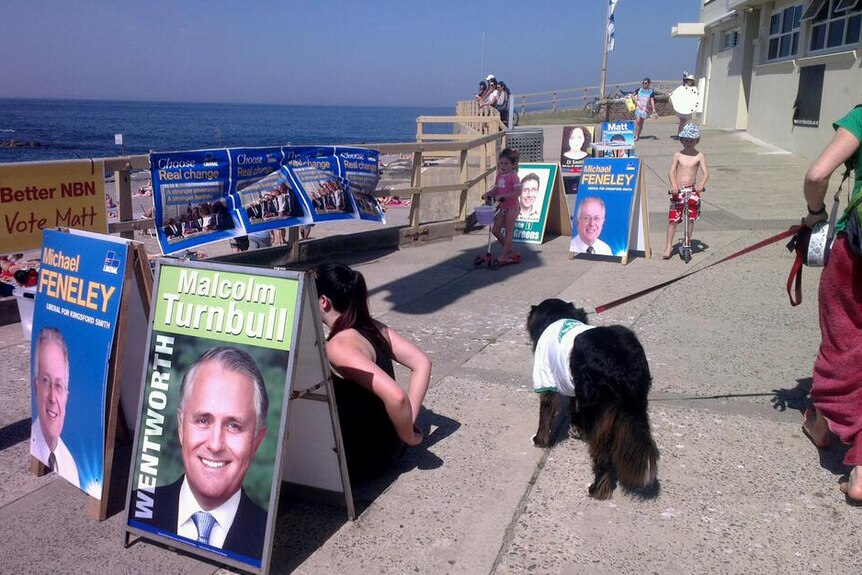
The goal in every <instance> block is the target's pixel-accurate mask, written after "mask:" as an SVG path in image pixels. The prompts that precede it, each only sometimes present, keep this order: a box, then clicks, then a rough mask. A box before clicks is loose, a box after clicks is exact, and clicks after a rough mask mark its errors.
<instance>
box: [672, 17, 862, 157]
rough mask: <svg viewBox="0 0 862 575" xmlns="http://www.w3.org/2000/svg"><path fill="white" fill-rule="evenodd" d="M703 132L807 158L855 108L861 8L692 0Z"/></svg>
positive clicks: (684, 30) (683, 31) (860, 99)
mask: <svg viewBox="0 0 862 575" xmlns="http://www.w3.org/2000/svg"><path fill="white" fill-rule="evenodd" d="M697 1H702V2H703V6H702V7H701V10H700V22H697V23H680V24H678V25H677V26H676V27H674V28H673V30H672V31H671V34H672V35H673V36H676V37H687V38H691V37H697V38H700V44H699V47H698V52H697V77H698V86H699V88H700V92H701V94H702V98H703V102H702V108H701V114H702V115H701V121H702V123H703V124H704V125H707V126H711V127H716V128H727V129H738V130H747V131H748V132H749V133H750V134H751V135H752V136H755V137H756V138H759V139H761V140H764V141H766V142H770V143H772V144H775V145H776V146H780V147H781V148H784V149H786V150H789V151H792V152H795V153H797V154H800V155H802V156H805V157H808V158H814V157H816V156H817V155H818V154H819V153H820V151H821V150H822V149H823V147H824V146H825V145H826V143H827V142H828V141H829V140H830V139H831V138H832V134H833V130H832V122H833V121H834V120H836V119H838V118H839V117H841V116H843V115H844V114H846V113H847V112H848V111H849V110H850V109H851V108H852V107H853V106H855V105H856V104H862V44H860V35H862V34H860V32H862V0H774V1H765V0H697Z"/></svg>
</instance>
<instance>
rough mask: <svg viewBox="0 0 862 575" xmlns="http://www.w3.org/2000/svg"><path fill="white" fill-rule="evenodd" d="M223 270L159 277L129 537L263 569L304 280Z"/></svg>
mask: <svg viewBox="0 0 862 575" xmlns="http://www.w3.org/2000/svg"><path fill="white" fill-rule="evenodd" d="M275 273H276V272H271V271H268V270H261V271H260V272H256V271H249V269H247V268H236V267H231V266H223V265H216V264H194V263H187V264H181V265H177V264H173V263H166V262H162V263H160V265H159V268H158V276H157V288H156V299H155V302H154V306H153V311H152V315H151V320H150V321H151V327H150V339H149V351H148V356H147V357H148V362H147V364H148V365H147V366H146V368H145V373H144V377H143V394H142V401H141V411H140V415H139V419H138V426H137V437H136V443H135V451H134V461H133V464H132V470H131V479H130V483H131V485H130V489H129V500H128V507H127V509H128V511H127V513H128V522H127V523H128V526H129V527H130V528H133V529H134V530H136V531H137V532H138V533H142V534H145V535H146V536H148V537H153V538H161V539H164V540H167V541H168V542H170V544H171V545H174V546H180V547H182V548H184V549H188V550H190V551H192V552H195V553H200V554H202V555H206V556H209V557H211V558H215V559H218V560H220V561H222V562H225V563H229V564H232V565H237V566H241V567H247V568H248V567H250V568H252V569H254V570H264V571H265V570H266V566H267V565H268V561H269V558H268V557H269V553H270V550H271V537H272V530H273V526H274V524H275V518H276V514H275V511H276V510H275V509H274V506H275V502H276V501H277V499H276V496H277V483H276V482H278V481H279V480H280V477H279V473H278V472H277V470H278V466H277V463H278V461H279V460H280V457H281V455H280V441H279V437H280V433H281V422H282V414H283V413H284V410H285V409H286V406H287V395H288V394H287V392H286V390H287V389H289V387H288V382H287V379H288V375H287V374H288V363H289V360H290V356H291V351H292V349H293V343H294V342H293V338H294V329H295V316H296V311H297V298H298V280H297V279H295V278H285V277H278V276H276V275H274V274H275Z"/></svg>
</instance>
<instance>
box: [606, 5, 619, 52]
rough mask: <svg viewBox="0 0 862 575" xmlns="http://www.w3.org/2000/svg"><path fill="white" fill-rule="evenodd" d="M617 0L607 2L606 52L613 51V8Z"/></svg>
mask: <svg viewBox="0 0 862 575" xmlns="http://www.w3.org/2000/svg"><path fill="white" fill-rule="evenodd" d="M617 2H619V0H608V52H612V51H613V49H614V8H616V7H617Z"/></svg>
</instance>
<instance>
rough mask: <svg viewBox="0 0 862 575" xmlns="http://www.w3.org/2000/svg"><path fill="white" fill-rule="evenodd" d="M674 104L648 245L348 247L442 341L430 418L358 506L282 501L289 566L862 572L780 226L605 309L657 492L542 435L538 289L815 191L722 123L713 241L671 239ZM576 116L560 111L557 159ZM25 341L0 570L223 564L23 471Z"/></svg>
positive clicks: (376, 291)
mask: <svg viewBox="0 0 862 575" xmlns="http://www.w3.org/2000/svg"><path fill="white" fill-rule="evenodd" d="M675 125H676V124H675V122H673V123H671V122H667V121H658V122H654V121H653V122H648V123H647V125H646V128H645V132H644V133H645V135H646V136H648V138H646V139H644V140H642V142H641V143H639V145H638V151H639V153H640V155H641V157H642V158H643V160H644V173H645V182H646V187H647V197H648V200H649V210H650V240H651V244H652V248H653V257H652V258H651V259H644V258H638V259H634V260H633V261H631V262H630V263H629V265H627V266H620V265H617V264H609V263H599V262H586V261H572V260H569V259H568V258H567V249H568V242H569V239H568V238H555V239H552V240H551V241H548V242H546V243H545V244H543V245H541V246H532V247H529V246H525V247H523V248H522V250H521V251H522V253H523V256H524V257H523V262H522V263H521V264H520V265H515V266H508V267H505V268H502V269H500V270H498V271H489V270H486V269H479V270H476V269H474V268H473V259H474V258H475V256H476V255H479V254H480V253H483V252H484V249H485V242H486V240H487V233H486V231H485V230H478V231H474V232H472V233H470V234H467V235H462V236H457V237H454V238H452V239H451V240H447V241H440V242H436V243H431V244H427V245H420V246H418V247H411V248H407V249H403V250H399V251H387V252H369V253H362V254H356V255H355V256H353V257H351V258H347V261H348V263H351V264H354V265H355V266H356V267H357V268H358V269H359V270H361V271H362V272H363V273H364V274H365V276H366V278H367V280H368V283H369V288H370V290H371V298H372V311H373V312H374V313H375V314H376V315H377V316H378V317H380V318H381V319H383V320H384V321H386V322H387V323H390V324H392V325H393V326H395V327H397V328H398V329H399V330H400V331H402V332H403V333H405V334H408V335H409V336H411V337H412V338H413V339H414V340H415V341H417V342H418V343H419V345H420V346H421V347H422V348H424V349H425V350H426V351H427V352H428V353H429V355H430V356H431V358H432V360H433V362H434V370H433V380H432V386H431V389H430V390H429V392H428V396H427V398H426V403H425V407H426V410H425V412H424V413H423V414H422V416H421V418H420V424H421V426H422V427H423V429H424V431H425V432H426V434H427V439H426V442H425V443H424V445H423V446H421V447H420V448H416V449H412V450H409V451H408V453H407V455H406V456H405V457H404V458H403V459H401V460H400V461H399V463H398V464H397V465H396V467H395V468H394V469H393V471H392V473H391V474H389V475H388V476H386V477H384V478H382V479H380V480H379V481H376V482H374V483H372V484H369V485H363V486H359V487H357V488H356V489H355V495H356V500H357V508H358V511H359V517H358V518H357V520H356V521H355V522H350V521H348V520H347V519H346V513H345V511H344V510H343V509H341V508H337V507H330V506H327V505H323V504H318V503H311V502H304V501H296V500H286V501H283V502H282V505H281V510H280V517H279V519H278V522H277V532H276V535H275V548H274V552H273V557H272V572H273V573H291V572H296V573H302V574H319V573H344V574H347V573H393V574H405V573H429V574H444V573H452V574H471V575H472V574H510V573H511V574H516V573H564V574H579V575H582V574H616V573H663V574H681V573H710V574H714V573H760V574H765V573H803V572H806V573H850V572H855V571H858V569H859V565H860V563H862V538H860V536H859V534H860V533H862V510H859V509H855V508H853V507H850V506H848V505H847V504H846V503H845V501H844V497H843V495H841V494H840V493H839V492H838V487H837V484H838V480H839V479H840V477H841V475H842V474H843V473H845V471H846V470H845V469H844V468H843V467H842V465H841V458H842V449H841V447H840V446H837V445H836V446H834V447H833V448H832V450H830V451H827V452H823V453H818V452H817V450H816V449H815V448H814V447H813V446H812V445H811V443H810V442H809V441H808V440H807V439H806V438H805V437H804V436H803V435H802V433H801V431H800V419H801V415H800V409H801V408H802V407H803V406H804V405H805V402H806V397H807V390H808V388H809V387H810V384H811V379H810V376H811V367H812V364H813V361H814V357H815V355H816V351H817V346H818V342H819V330H818V324H817V309H816V294H817V280H818V279H819V270H815V269H805V270H804V272H803V273H804V280H803V283H804V285H803V289H804V300H803V303H802V305H800V306H799V307H796V308H791V307H790V305H789V302H788V298H787V294H786V293H785V282H786V280H787V274H788V271H789V268H790V265H791V262H792V258H791V256H790V254H789V253H788V252H787V251H786V249H785V248H784V243H785V242H780V243H778V244H774V245H772V246H769V247H767V248H764V249H761V250H759V251H757V252H755V253H753V254H750V255H746V256H743V257H741V258H739V259H735V260H733V261H731V262H728V263H724V264H722V265H720V266H716V267H713V268H711V269H709V270H706V271H704V272H702V273H698V274H695V275H694V276H691V277H689V278H686V279H684V280H682V281H680V282H678V283H675V284H673V285H671V286H668V287H666V288H664V289H661V290H658V291H655V292H653V293H651V294H649V295H647V296H645V297H642V298H640V299H637V300H635V301H633V302H630V303H628V304H624V305H622V306H619V307H616V308H613V309H611V310H609V311H607V312H606V313H603V314H600V315H597V316H595V315H594V316H592V317H591V321H592V322H593V323H596V324H611V323H621V324H624V325H627V326H629V327H631V328H632V329H633V330H634V331H635V332H636V333H637V334H638V336H639V337H640V339H641V341H642V342H643V344H644V346H645V348H646V351H647V355H648V358H649V361H650V365H651V370H652V374H653V378H654V383H653V393H652V395H651V403H650V416H651V420H652V424H653V430H654V434H655V438H656V441H657V443H658V446H659V449H660V450H661V461H660V463H659V479H660V489H659V490H658V493H657V495H656V496H655V497H653V498H650V499H646V500H641V499H638V498H635V497H633V496H631V495H629V494H626V493H624V492H623V491H622V490H619V489H618V490H617V491H616V492H615V493H614V496H613V498H612V499H611V500H609V501H603V502H599V501H594V500H592V499H590V498H589V497H588V496H587V486H588V485H589V484H590V482H591V480H592V475H591V471H590V461H589V456H588V454H587V448H586V445H585V444H584V443H582V442H580V441H578V440H573V439H569V438H567V437H565V434H564V433H561V434H560V441H559V442H558V443H557V444H556V445H555V446H554V447H553V448H551V449H549V450H541V449H537V448H534V447H533V446H532V445H531V443H530V437H531V435H532V434H533V433H534V432H535V427H536V423H537V414H538V398H537V397H536V396H535V395H534V394H533V393H532V392H531V391H530V389H529V387H530V366H531V352H530V345H529V342H528V340H527V337H526V335H525V332H524V320H525V316H526V313H527V310H528V309H529V306H530V304H534V303H538V302H539V301H541V300H542V299H544V298H547V297H561V298H564V299H567V300H571V301H574V302H575V303H576V304H577V305H580V306H584V307H587V308H595V307H596V306H598V305H600V304H603V303H607V302H610V301H612V300H615V299H617V298H619V297H622V296H625V295H628V294H630V293H632V292H635V291H638V290H640V289H643V288H646V287H649V286H652V285H654V284H657V283H660V282H663V281H666V280H668V279H671V278H674V277H676V276H679V275H681V274H683V273H685V272H688V271H690V270H692V269H697V268H701V267H704V266H706V265H708V264H709V263H711V262H714V261H716V260H718V259H720V258H722V257H724V256H727V255H729V254H731V253H733V252H735V251H736V250H739V249H741V248H743V247H745V246H748V245H750V244H752V243H755V242H757V241H760V240H763V239H765V238H767V237H770V236H772V235H774V234H777V233H779V232H781V231H783V230H786V229H787V228H788V227H789V226H790V225H792V224H794V223H797V222H798V220H799V218H800V216H801V214H802V213H803V211H804V208H805V204H804V202H803V200H802V192H801V186H802V178H803V174H804V171H805V168H806V167H807V165H808V163H809V162H808V160H805V159H802V158H800V157H797V156H794V155H792V154H788V153H785V152H783V151H781V150H779V149H776V148H773V147H770V146H767V145H764V144H762V143H759V142H757V141H754V140H752V139H750V138H748V137H747V136H746V135H745V134H744V133H738V132H718V131H705V133H704V136H703V141H702V144H701V149H702V150H703V151H705V152H706V154H707V159H708V161H709V166H710V170H711V178H710V182H709V186H708V191H707V193H706V195H705V198H704V208H703V214H702V218H701V220H700V221H699V222H698V224H697V228H696V231H695V234H694V237H695V239H696V240H698V243H699V245H701V246H702V248H703V249H702V250H701V251H698V252H696V253H695V254H694V257H693V260H692V262H691V263H690V264H688V265H686V264H685V263H683V262H682V261H681V260H680V259H679V258H674V259H672V260H670V261H662V260H661V258H660V255H661V249H662V247H663V244H664V236H665V230H666V219H665V218H666V208H667V206H666V202H667V195H666V189H667V185H668V184H667V169H668V166H669V164H670V158H671V155H672V153H673V152H674V151H676V150H677V149H679V144H677V142H675V141H674V140H672V139H670V137H669V136H670V135H671V133H673V130H674V127H675ZM561 131H562V129H561V127H548V128H546V130H545V158H546V160H547V161H556V158H557V157H558V154H559V141H560V134H561ZM653 135H654V136H657V138H656V139H650V138H649V136H653ZM833 183H834V182H833ZM570 201H571V198H570ZM28 353H29V344H27V343H26V342H22V340H21V336H20V326H19V325H11V326H6V327H3V328H0V370H2V372H3V373H4V375H5V376H4V377H3V378H2V380H0V398H2V399H0V549H2V557H3V559H2V563H0V572H3V573H99V574H100V575H104V574H108V573H130V574H131V573H213V572H216V571H219V570H218V567H217V566H214V565H212V564H208V563H204V562H201V561H199V560H197V559H195V558H191V557H187V556H183V555H180V554H176V553H174V552H171V551H167V550H165V549H162V548H160V547H157V546H155V545H152V544H150V543H146V542H138V543H137V544H134V545H132V546H131V547H130V548H128V549H124V548H123V545H122V534H121V531H122V526H123V520H124V517H123V515H122V514H118V515H115V516H113V517H111V518H109V519H108V520H107V521H105V522H102V523H97V522H95V521H93V520H91V519H89V518H88V517H87V516H86V513H85V508H86V503H87V502H86V497H85V496H84V495H83V494H82V493H81V492H79V491H77V490H76V489H75V488H73V487H71V486H70V485H68V484H66V483H65V482H64V481H62V480H59V479H56V478H55V477H53V476H46V477H42V478H36V477H33V476H32V475H30V474H29V473H28V471H27V462H28V460H27V452H28V437H29V429H30V422H29V414H30V408H29V405H30V404H29V391H28V389H29V386H28ZM402 375H403V374H402ZM403 380H404V378H403V377H402V381H403ZM220 572H225V571H220Z"/></svg>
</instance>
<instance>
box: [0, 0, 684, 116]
mask: <svg viewBox="0 0 862 575" xmlns="http://www.w3.org/2000/svg"><path fill="white" fill-rule="evenodd" d="M606 6H607V4H606V1H605V0H568V1H564V0H557V1H551V0H544V1H543V0H534V1H532V2H522V1H521V2H510V1H508V0H498V1H496V2H490V3H485V2H483V3H479V2H464V1H463V0H462V1H450V0H438V1H436V2H423V1H416V0H398V1H390V0H379V1H375V0H372V1H370V2H364V3H363V2H356V1H355V0H332V1H319V2H297V1H292V2H288V1H283V2H275V1H253V0H249V1H248V2H236V1H225V0H208V1H206V2H201V1H186V0H179V1H176V0H175V1H171V2H165V1H161V0H154V1H148V2H129V1H125V0H118V1H101V0H91V1H81V0H68V1H60V0H56V1H43V0H4V1H3V5H2V7H0V15H2V22H3V23H2V24H0V54H3V57H2V58H0V78H2V79H3V80H2V82H0V97H24V98H87V99H92V98H95V99H120V100H156V101H190V102H236V103H273V104H324V105H327V104H362V105H403V106H410V105H415V106H450V105H452V104H453V103H454V102H455V101H457V100H463V99H469V98H470V97H471V96H472V94H473V93H474V90H475V87H476V85H477V83H478V80H479V79H480V75H481V74H483V73H484V74H488V73H493V74H495V75H496V76H497V77H498V78H500V79H503V80H505V81H506V83H507V84H508V85H509V87H510V89H511V90H512V91H513V92H514V93H518V92H521V93H524V92H539V91H545V90H554V89H563V88H577V87H583V86H594V85H598V83H599V78H600V71H601V56H602V40H603V35H604V32H603V30H604V25H605V24H604V20H605V13H606ZM700 6H701V2H700V0H660V1H657V2H652V1H649V0H619V3H618V4H617V9H616V30H617V31H616V39H617V41H616V49H615V50H614V51H613V52H611V53H610V56H609V62H608V83H609V84H611V83H613V82H618V81H633V80H639V79H640V78H641V77H643V76H650V77H652V78H653V79H666V80H668V79H676V78H679V77H681V75H682V73H683V71H684V70H693V68H694V62H695V55H696V51H697V42H696V40H690V39H672V38H671V37H670V30H671V26H673V25H675V24H676V23H678V22H695V21H697V19H698V13H699V9H700ZM483 31H484V34H485V49H484V66H483V65H482V33H483Z"/></svg>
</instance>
